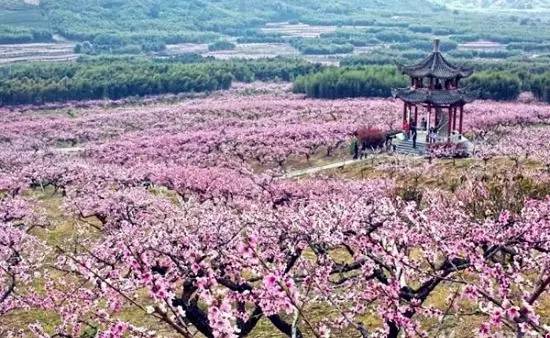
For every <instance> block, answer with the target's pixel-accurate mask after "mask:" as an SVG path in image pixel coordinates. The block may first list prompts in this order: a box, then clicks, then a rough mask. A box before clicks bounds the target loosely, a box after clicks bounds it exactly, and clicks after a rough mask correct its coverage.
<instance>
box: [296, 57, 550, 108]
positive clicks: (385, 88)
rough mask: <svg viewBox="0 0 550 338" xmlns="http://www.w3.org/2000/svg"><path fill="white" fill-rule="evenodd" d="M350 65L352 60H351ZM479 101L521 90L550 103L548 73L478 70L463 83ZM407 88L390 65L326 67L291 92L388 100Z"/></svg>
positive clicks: (512, 96)
mask: <svg viewBox="0 0 550 338" xmlns="http://www.w3.org/2000/svg"><path fill="white" fill-rule="evenodd" d="M351 61H352V62H353V60H351ZM464 84H465V86H467V87H468V88H469V89H470V90H471V91H473V92H474V93H476V94H477V96H478V98H480V99H484V100H501V101H506V100H515V99H516V98H517V97H518V96H519V94H520V93H521V92H522V91H532V92H533V94H534V95H535V96H536V97H537V98H538V99H540V100H543V101H546V102H549V100H550V94H549V93H550V72H544V73H541V74H539V75H533V74H529V73H521V72H520V73H518V72H506V71H496V70H492V71H481V72H477V73H475V74H474V75H473V76H472V77H471V78H468V79H466V80H465V81H464ZM406 85H407V81H406V80H405V78H404V77H403V76H402V75H401V74H399V73H397V71H396V69H395V68H394V67H389V66H376V65H371V66H355V67H344V68H329V69H326V70H324V71H321V72H318V73H315V74H308V75H305V76H302V77H299V78H297V79H296V81H295V82H294V92H296V93H305V94H307V96H310V97H316V98H330V99H336V98H344V97H360V96H362V97H389V96H391V89H392V88H397V87H404V86H406Z"/></svg>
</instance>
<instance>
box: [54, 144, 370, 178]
mask: <svg viewBox="0 0 550 338" xmlns="http://www.w3.org/2000/svg"><path fill="white" fill-rule="evenodd" d="M50 150H51V151H53V152H56V153H58V154H74V153H80V152H82V151H84V147H63V148H61V147H60V148H50ZM365 161H367V158H364V159H361V160H345V161H338V162H333V163H329V164H324V165H319V166H314V167H309V168H305V169H300V170H293V171H290V172H288V173H286V174H284V175H282V176H279V178H295V177H300V176H307V175H313V174H316V173H318V172H321V171H325V170H330V169H343V168H344V167H346V166H349V165H352V164H357V163H362V162H365Z"/></svg>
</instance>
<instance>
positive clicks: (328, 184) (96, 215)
mask: <svg viewBox="0 0 550 338" xmlns="http://www.w3.org/2000/svg"><path fill="white" fill-rule="evenodd" d="M399 110H400V109H399V106H398V104H397V103H396V102H394V101H392V100H359V99H357V100H340V101H317V100H309V99H304V98H302V97H300V96H296V95H292V94H288V93H286V92H280V91H279V89H278V88H276V87H275V88H268V90H267V91H266V92H260V93H254V91H252V94H251V91H250V88H246V90H242V89H239V88H237V89H236V90H232V91H230V92H227V93H224V94H214V96H213V97H206V98H197V99H189V100H187V101H182V102H178V103H173V104H165V103H151V104H149V105H146V106H131V105H125V106H121V107H112V108H106V107H104V106H100V105H96V104H90V105H89V107H87V108H85V109H82V108H75V107H72V106H66V107H63V108H57V109H55V110H53V111H34V110H32V109H31V110H23V109H16V110H14V111H5V112H3V114H2V115H1V116H2V121H1V122H2V124H3V126H4V128H3V129H2V130H1V131H0V142H1V143H0V158H1V162H0V192H1V193H0V196H1V199H0V222H1V223H0V258H1V260H0V316H2V317H4V318H7V319H9V320H6V321H2V322H1V324H0V333H2V335H5V336H10V335H11V336H28V335H35V336H38V337H53V336H66V337H80V336H85V335H86V336H90V335H92V336H94V335H97V336H99V337H122V336H136V337H149V336H157V335H166V336H184V337H191V336H193V335H195V334H196V332H200V333H201V334H202V335H204V336H206V337H245V336H249V335H254V334H257V330H259V327H260V326H263V327H265V325H268V326H269V327H271V330H273V332H280V333H282V334H284V335H288V336H293V337H327V336H331V335H332V336H337V337H339V336H357V337H367V336H369V337H370V336H387V337H397V336H398V335H399V334H400V333H405V334H406V335H408V336H432V335H450V334H452V333H453V332H455V331H457V330H459V329H460V328H459V325H458V324H457V322H460V321H462V320H466V321H468V320H469V319H471V318H475V320H471V322H472V325H471V326H470V327H468V330H469V331H467V333H466V335H470V336H471V335H480V336H492V335H494V336H499V335H502V334H508V335H509V334H517V335H518V336H544V335H548V334H549V332H550V327H549V326H548V325H550V322H549V320H548V318H545V317H544V313H547V311H548V302H549V299H550V298H549V291H548V290H549V288H550V197H548V196H549V193H550V188H549V186H550V185H549V184H550V182H549V180H550V176H549V172H548V169H547V167H544V166H540V168H539V167H537V166H534V167H533V168H527V167H522V166H521V163H518V166H516V167H514V168H513V169H510V170H504V171H502V172H499V173H498V174H495V175H491V173H488V172H487V171H486V168H485V169H480V170H476V169H472V170H471V172H469V173H468V174H467V175H465V176H463V177H461V178H460V181H459V183H457V184H453V185H452V186H450V185H446V184H445V179H439V180H438V182H441V184H436V185H433V184H432V185H430V183H429V180H430V177H427V178H426V180H425V181H426V186H423V185H422V184H418V182H419V181H418V180H415V181H414V182H416V183H417V184H416V185H414V184H411V182H406V184H405V185H406V186H405V187H404V186H403V182H401V181H400V180H398V179H396V178H395V179H390V178H386V179H382V178H379V179H370V180H359V179H354V180H351V179H343V178H338V177H332V178H322V177H316V178H309V179H301V180H290V179H288V180H287V179H281V178H279V173H280V171H281V170H285V169H286V168H287V167H288V165H289V164H290V163H298V165H302V166H307V165H308V164H307V162H311V163H313V161H312V158H313V157H316V156H324V157H338V156H342V150H343V149H345V148H346V147H347V144H348V141H349V135H350V134H351V133H352V132H353V130H354V129H355V128H356V127H357V125H369V126H373V127H377V128H382V129H391V128H392V127H393V126H394V125H395V124H396V123H397V121H398V120H399V116H400V112H399ZM549 118H550V108H549V107H548V106H544V105H527V104H519V103H517V104H516V103H510V104H497V103H491V102H480V103H476V104H473V105H472V106H471V107H470V108H469V110H467V114H466V117H465V121H466V122H467V126H468V129H469V132H470V133H471V135H473V136H475V137H476V142H477V144H476V146H477V147H478V154H479V156H480V157H482V158H485V159H487V158H501V157H502V156H505V157H506V156H510V157H511V158H512V159H517V158H519V157H521V158H522V159H523V158H525V156H527V157H528V158H529V159H531V160H534V161H536V163H540V164H546V165H548V154H549V150H550V149H548V144H547V142H546V143H545V142H544V141H541V139H543V138H544V135H545V134H547V131H548V124H547V123H548V119H549ZM474 127H475V128H474ZM522 136H523V137H524V138H523V140H524V142H516V140H517V139H518V138H520V137H522ZM69 146H70V147H69ZM68 147H69V148H68ZM71 147H73V148H71ZM428 166H433V164H429V163H425V164H420V166H416V167H414V168H410V169H405V170H404V172H405V175H412V176H415V175H417V173H419V172H422V171H426V170H427V169H430V170H433V167H428ZM437 174H438V175H441V176H443V177H444V176H445V175H446V174H445V173H444V172H443V173H437ZM415 177H418V176H415ZM434 177H438V176H436V175H434V176H431V179H432V180H433V179H434ZM48 196H50V197H51V198H54V197H55V198H56V199H58V200H60V201H61V202H60V203H61V204H60V205H57V206H56V210H57V212H60V213H62V215H63V219H64V221H67V222H69V221H70V222H71V224H74V229H72V230H71V231H68V233H64V234H63V236H64V237H63V238H62V240H56V238H53V237H52V236H50V235H49V234H51V233H55V232H56V231H59V229H58V228H59V227H60V225H59V220H56V219H52V216H51V213H52V211H51V210H45V208H44V199H45V198H48ZM438 295H443V297H439V298H438ZM441 298H443V299H441ZM28 310H32V311H34V313H42V314H44V315H48V316H50V317H49V318H54V319H52V320H50V321H43V320H42V321H41V320H39V319H38V318H37V319H36V320H32V321H30V322H26V323H24V325H23V324H22V323H21V322H17V319H18V318H19V316H20V315H21V314H22V313H23V312H24V311H28ZM545 311H546V312H545ZM128 312H132V313H137V314H139V317H138V318H140V320H136V319H135V318H133V319H128V318H130V317H129V316H128V315H127V314H128ZM320 312H321V314H320ZM41 317H43V316H41ZM14 322H15V323H16V324H14ZM260 323H263V325H260Z"/></svg>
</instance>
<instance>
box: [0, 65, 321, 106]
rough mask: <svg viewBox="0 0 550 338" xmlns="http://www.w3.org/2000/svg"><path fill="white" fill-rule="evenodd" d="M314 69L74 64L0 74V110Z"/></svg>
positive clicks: (221, 84) (208, 86)
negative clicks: (13, 105)
mask: <svg viewBox="0 0 550 338" xmlns="http://www.w3.org/2000/svg"><path fill="white" fill-rule="evenodd" d="M319 68H320V66H318V65H313V64H310V63H307V62H305V61H300V60H294V59H273V60H258V61H216V60H211V59H203V58H197V59H195V62H194V63H184V62H181V61H180V60H178V59H176V60H167V61H151V60H130V59H112V58H110V59H109V58H106V59H91V60H81V61H80V62H77V63H55V64H47V65H44V64H26V65H17V66H12V67H4V68H0V74H2V76H0V104H4V105H6V104H7V105H11V104H29V103H44V102H53V101H69V100H89V99H102V98H109V99H120V98H124V97H128V96H143V95H155V94H164V93H182V92H206V91H213V90H220V89H228V88H229V87H230V86H231V83H232V81H233V80H237V81H244V82H251V81H255V80H263V81H268V80H283V81H292V80H293V79H294V78H295V77H296V76H299V75H303V74H306V73H310V72H313V71H317V70H318V69H319Z"/></svg>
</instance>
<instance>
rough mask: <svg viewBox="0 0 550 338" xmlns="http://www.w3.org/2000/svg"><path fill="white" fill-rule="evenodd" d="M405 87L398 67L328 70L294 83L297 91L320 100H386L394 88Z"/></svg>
mask: <svg viewBox="0 0 550 338" xmlns="http://www.w3.org/2000/svg"><path fill="white" fill-rule="evenodd" d="M405 85H406V80H405V78H404V77H403V76H402V75H401V74H399V73H398V72H397V70H396V69H395V67H388V66H382V67H365V68H356V69H348V68H329V69H326V70H324V71H322V72H319V73H316V74H310V75H306V76H301V77H299V78H297V79H296V81H295V82H294V88H293V90H294V92H296V93H305V94H307V95H308V96H310V97H317V98H330V99H336V98H344V97H359V96H367V97H387V96H390V95H391V89H392V88H396V87H403V86H405Z"/></svg>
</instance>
